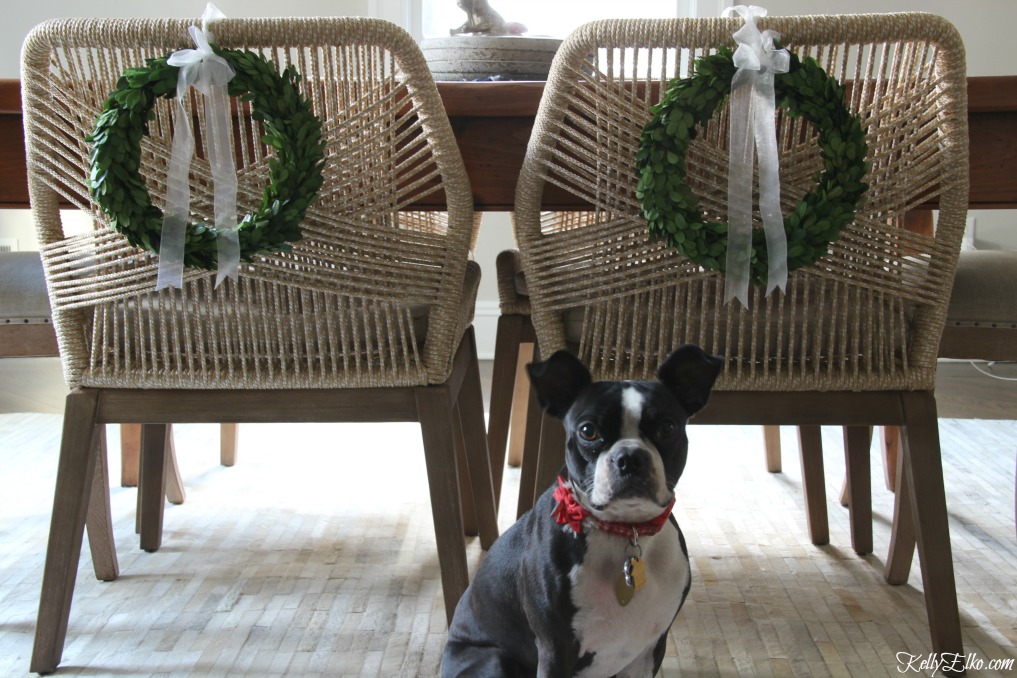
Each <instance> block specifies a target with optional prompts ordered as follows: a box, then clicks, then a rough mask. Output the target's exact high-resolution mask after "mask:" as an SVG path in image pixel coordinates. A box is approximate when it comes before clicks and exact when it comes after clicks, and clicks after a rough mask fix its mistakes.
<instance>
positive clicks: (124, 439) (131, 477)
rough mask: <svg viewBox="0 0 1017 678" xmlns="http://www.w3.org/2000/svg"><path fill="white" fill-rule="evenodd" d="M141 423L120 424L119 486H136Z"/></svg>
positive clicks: (139, 460) (139, 461) (139, 457)
mask: <svg viewBox="0 0 1017 678" xmlns="http://www.w3.org/2000/svg"><path fill="white" fill-rule="evenodd" d="M139 463H141V424H120V487H137V486H138V464H139Z"/></svg>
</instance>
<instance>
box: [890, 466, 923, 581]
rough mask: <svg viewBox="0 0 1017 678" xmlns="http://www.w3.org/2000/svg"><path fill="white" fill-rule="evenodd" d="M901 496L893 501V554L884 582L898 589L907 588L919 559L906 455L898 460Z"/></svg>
mask: <svg viewBox="0 0 1017 678" xmlns="http://www.w3.org/2000/svg"><path fill="white" fill-rule="evenodd" d="M896 478H897V492H896V495H895V496H894V498H893V523H892V524H891V526H890V550H889V553H888V554H887V556H886V565H885V567H884V568H883V578H884V579H885V580H886V582H887V583H888V584H892V585H894V586H896V585H900V584H906V583H907V582H908V577H909V576H910V575H911V562H912V561H913V560H914V558H915V539H916V537H915V523H914V516H913V515H912V513H911V480H910V478H908V477H907V469H906V468H905V466H904V453H903V451H902V452H901V454H900V455H898V457H897V471H896Z"/></svg>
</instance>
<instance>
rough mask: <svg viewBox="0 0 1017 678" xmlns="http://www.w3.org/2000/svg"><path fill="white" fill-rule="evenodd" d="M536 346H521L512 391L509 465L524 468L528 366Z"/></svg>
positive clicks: (529, 389) (528, 383)
mask: <svg viewBox="0 0 1017 678" xmlns="http://www.w3.org/2000/svg"><path fill="white" fill-rule="evenodd" d="M533 354H534V346H533V344H532V343H528V342H525V341H524V342H523V343H522V344H520V345H519V356H518V358H517V360H516V379H515V385H514V387H513V390H512V416H511V419H510V424H509V443H508V465H509V466H513V467H518V466H522V464H523V453H524V451H525V450H526V415H527V412H528V411H529V405H528V404H527V401H528V399H529V397H530V391H531V390H532V389H531V387H530V376H529V375H528V374H527V373H526V366H527V365H529V364H530V363H532V362H533Z"/></svg>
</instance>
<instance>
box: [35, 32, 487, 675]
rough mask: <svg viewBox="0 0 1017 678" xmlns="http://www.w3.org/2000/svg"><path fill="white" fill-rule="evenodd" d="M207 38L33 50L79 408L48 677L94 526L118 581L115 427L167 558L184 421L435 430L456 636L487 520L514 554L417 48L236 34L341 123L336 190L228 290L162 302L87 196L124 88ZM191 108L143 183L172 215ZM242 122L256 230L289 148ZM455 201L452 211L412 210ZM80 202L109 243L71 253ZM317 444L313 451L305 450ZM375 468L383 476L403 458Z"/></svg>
mask: <svg viewBox="0 0 1017 678" xmlns="http://www.w3.org/2000/svg"><path fill="white" fill-rule="evenodd" d="M195 23H197V22H196V21H185V20H168V19H167V20H77V19H74V20H57V21H51V22H47V23H45V24H42V25H41V26H39V27H37V28H36V29H35V30H33V32H32V33H31V34H30V35H29V37H28V39H27V41H26V43H25V47H24V50H23V63H22V73H23V77H22V83H23V99H24V111H25V129H26V139H27V146H28V168H29V188H30V191H31V200H32V208H33V212H34V218H35V222H36V227H37V233H38V237H39V240H40V243H41V246H42V247H41V249H42V257H43V263H44V267H45V271H46V276H47V283H48V288H49V293H50V303H51V305H52V309H53V321H54V325H55V327H56V329H57V334H58V339H59V344H60V354H61V358H62V364H63V368H64V374H65V376H66V379H67V382H68V384H69V385H70V387H71V388H72V391H71V393H70V395H69V396H68V399H67V404H66V410H65V424H64V435H63V440H62V443H61V453H60V464H59V468H58V471H57V487H56V498H55V501H54V508H53V519H52V526H51V533H50V541H49V548H48V550H47V557H46V568H45V572H44V576H43V585H42V596H41V601H40V606H39V622H38V626H37V630H36V642H35V649H34V652H33V658H32V666H31V668H32V670H33V671H36V672H40V673H47V672H50V671H53V670H54V669H55V668H56V667H57V664H58V663H59V660H60V654H61V649H62V647H63V644H64V639H65V636H66V633H67V630H68V619H69V612H70V601H71V597H72V594H73V588H74V581H75V575H76V571H77V562H78V556H79V552H80V549H81V544H82V536H83V535H82V533H83V529H84V528H85V526H86V522H87V528H88V531H89V535H90V542H95V543H99V544H100V545H101V547H100V550H99V553H98V556H97V557H96V556H93V559H94V560H95V565H96V573H97V575H99V576H100V577H101V578H113V577H115V576H116V575H117V565H116V555H115V552H114V550H113V548H112V542H111V536H112V533H111V530H110V525H109V521H110V515H109V506H108V501H109V496H108V480H107V478H106V471H105V467H106V460H105V457H104V455H103V454H100V453H99V447H98V445H97V434H96V431H97V430H99V427H100V426H101V425H102V424H105V423H107V422H131V423H137V424H141V425H142V427H143V436H142V438H143V440H142V465H141V488H142V497H143V501H144V506H143V508H142V512H141V517H142V547H143V548H144V549H145V550H154V549H156V548H158V547H159V545H160V543H161V526H162V496H161V491H160V490H161V486H162V482H163V466H164V455H165V449H166V445H165V434H166V427H167V425H168V424H170V423H173V422H220V421H231V422H240V423H244V422H265V421H289V422H304V421H364V422H390V421H419V422H420V424H421V431H422V439H423V452H424V457H425V461H426V466H427V482H428V485H429V490H430V493H431V505H432V511H433V519H434V526H435V537H436V541H437V555H438V560H439V564H440V569H441V578H442V589H443V593H444V599H445V610H446V613H447V615H448V616H449V617H451V614H452V611H453V610H454V608H455V605H456V602H457V601H458V599H459V597H460V595H461V594H462V592H463V591H464V590H465V588H466V585H467V581H468V572H467V563H466V551H465V543H464V537H463V535H464V531H465V529H466V523H469V524H471V525H473V526H474V528H475V529H476V531H478V532H479V534H480V542H481V545H482V547H484V548H486V547H488V546H489V545H490V544H491V543H492V542H493V541H494V539H495V538H496V537H497V523H496V516H495V507H494V493H493V488H492V481H491V471H490V466H489V460H488V456H487V445H486V434H485V430H484V420H483V416H484V412H483V399H482V397H481V391H480V377H479V371H478V367H477V359H476V347H475V342H474V339H473V331H472V327H471V325H470V323H471V319H472V315H473V307H474V301H475V296H476V287H477V281H478V269H477V266H476V264H473V263H471V262H468V252H469V249H470V243H471V240H472V237H473V235H474V215H473V210H472V199H471V194H470V188H469V184H468V179H467V177H466V173H465V169H464V168H463V164H462V159H461V157H460V155H459V152H458V149H457V148H456V145H455V139H454V137H453V135H452V132H451V128H450V126H449V123H448V119H447V117H446V116H445V113H444V110H443V109H442V105H441V100H440V98H439V96H438V92H437V88H436V87H435V85H434V82H433V80H432V79H431V76H430V73H429V71H428V69H427V65H426V64H425V62H424V60H423V57H422V55H421V54H420V51H419V49H418V48H417V46H416V45H415V43H414V42H413V39H412V38H411V37H410V36H409V35H408V34H407V33H406V32H405V31H403V30H401V29H399V28H398V27H396V26H394V25H392V24H389V23H387V22H384V21H378V20H370V19H345V18H344V19H338V18H333V19H250V20H247V19H237V20H232V19H227V20H223V21H220V22H217V23H216V24H215V25H214V28H213V31H214V35H215V40H216V43H217V44H218V45H220V46H222V47H234V48H241V49H247V50H251V51H257V52H260V53H262V54H264V55H266V56H267V57H269V58H270V59H272V60H273V61H274V63H275V64H276V66H277V67H278V68H279V69H280V70H281V69H282V68H284V67H286V66H288V65H290V64H292V65H293V66H295V67H296V68H297V69H298V70H299V72H300V74H301V76H302V79H301V83H300V87H301V92H302V94H303V95H304V96H305V97H307V98H308V99H309V100H310V101H311V104H312V109H313V111H314V112H315V114H316V115H317V116H318V117H319V118H320V119H321V120H322V123H323V130H324V139H325V142H326V150H325V167H324V184H323V186H322V187H321V190H320V192H319V195H318V200H317V201H316V202H315V203H314V204H313V205H312V206H311V207H310V208H309V209H308V211H307V215H306V218H305V219H304V221H303V222H302V223H301V225H300V227H301V230H302V233H303V239H302V240H300V241H298V242H296V243H294V244H293V250H292V252H291V253H279V254H271V255H255V256H253V257H252V261H251V262H248V263H243V264H242V265H241V270H240V274H239V278H238V280H236V281H235V282H234V281H230V280H227V281H226V282H224V283H223V285H222V286H220V287H219V288H216V287H215V286H214V277H215V274H214V272H209V271H201V270H187V271H185V275H184V282H183V288H182V289H180V290H173V289H164V290H162V291H159V292H156V291H155V289H154V288H155V281H156V271H157V261H158V258H157V256H156V255H155V254H153V253H150V252H147V251H141V250H138V249H135V248H133V247H131V246H130V245H129V244H128V243H127V242H126V240H125V239H124V238H123V237H122V236H121V235H119V234H118V233H116V232H114V231H113V230H112V229H111V228H110V226H109V223H108V218H107V217H106V215H105V214H103V213H102V211H101V210H99V209H98V207H97V206H96V205H95V204H94V203H93V202H92V200H91V199H90V197H89V193H88V190H87V187H86V183H85V177H86V176H87V175H88V169H89V161H88V155H89V150H90V147H89V144H88V143H87V142H86V141H85V136H86V135H88V134H89V133H90V132H91V130H92V127H93V125H94V122H95V120H96V117H97V116H98V114H99V112H100V111H101V107H102V104H103V101H104V100H105V98H106V96H107V93H108V92H110V91H111V90H112V89H113V87H114V83H115V82H116V80H117V78H118V77H119V76H120V73H121V72H122V71H123V70H124V69H125V68H129V67H135V66H137V67H140V66H144V65H145V59H146V58H151V57H161V56H164V55H166V54H168V53H170V52H172V51H175V50H177V49H182V48H187V47H190V46H191V45H190V44H189V43H190V39H189V38H188V34H187V29H188V26H189V25H192V24H195ZM234 101H236V100H234ZM176 106H177V104H176V102H175V101H174V102H171V101H167V100H164V99H160V100H158V101H157V103H156V105H155V109H154V118H153V119H152V121H150V123H149V135H148V136H147V137H146V138H144V139H142V141H141V144H142V167H141V169H140V172H141V175H142V176H143V177H145V180H146V183H147V186H148V188H149V192H150V193H151V195H152V200H153V203H154V204H156V205H157V206H158V207H160V208H161V207H163V205H164V194H165V180H166V172H167V163H168V158H169V156H170V152H169V148H170V145H171V131H170V130H171V129H172V118H173V116H174V115H175V111H176V108H175V107H176ZM190 106H191V107H192V111H193V112H194V115H193V116H192V117H193V120H194V122H195V124H196V125H197V126H198V129H197V134H196V139H198V142H197V144H198V151H197V153H196V157H195V159H194V160H193V161H192V165H191V174H190V184H191V192H192V200H191V215H192V219H202V220H205V221H211V220H212V218H213V214H212V213H213V206H212V187H211V181H209V180H208V176H209V169H208V164H207V160H206V158H207V157H208V155H207V149H205V148H204V147H203V145H204V144H205V143H206V141H205V140H206V139H207V134H205V129H204V124H205V123H204V116H203V115H201V114H200V113H201V110H202V107H203V103H202V102H201V97H199V96H196V95H195V96H193V97H191V98H190ZM235 110H236V113H237V115H236V116H235V118H234V123H235V124H234V127H233V130H232V134H233V137H234V139H233V141H234V142H235V143H234V148H235V149H236V155H237V168H238V180H239V191H238V206H237V212H238V214H240V215H243V214H246V213H247V212H249V211H251V210H252V209H253V208H255V207H256V206H257V204H258V203H259V202H260V199H261V194H262V192H263V190H264V184H265V180H266V177H267V167H268V163H269V161H270V160H271V159H272V158H273V157H275V152H274V151H273V150H272V149H271V148H269V147H266V146H265V144H263V143H262V141H261V139H262V136H263V134H264V132H263V130H262V129H261V123H258V122H257V121H255V120H253V118H252V116H251V110H250V104H248V103H244V102H241V103H239V104H238V105H237V107H236V109H235ZM437 191H442V192H444V196H445V198H446V202H447V206H448V207H447V209H448V211H447V213H435V214H426V215H420V214H417V215H413V214H408V213H407V210H409V209H410V207H411V205H412V204H413V203H414V202H416V201H418V200H419V199H421V198H422V197H424V196H426V195H429V194H431V193H434V192H437ZM62 201H65V202H69V203H70V204H72V205H74V206H76V207H78V208H80V209H81V210H84V211H86V212H88V213H89V214H90V215H91V216H92V218H93V219H94V222H95V230H94V231H91V232H89V233H86V234H83V235H77V236H68V235H67V234H65V233H64V230H63V226H62V223H61V217H60V212H59V209H58V206H59V205H60V203H61V202H62ZM425 316H426V318H425ZM422 320H426V322H422ZM379 438H380V439H381V440H383V439H384V434H383V433H382V434H381V435H380V436H379ZM459 441H461V444H457V443H458V442H459ZM299 447H300V442H299V438H298V439H296V440H294V441H293V445H292V449H291V450H288V453H290V454H299ZM337 447H339V448H341V442H340V441H337ZM336 452H337V453H338V454H343V453H356V454H364V453H365V452H364V450H343V449H337V450H336ZM370 453H372V454H374V453H376V454H378V455H379V464H384V460H383V457H384V445H383V444H381V445H380V446H379V450H377V451H373V450H372V451H370ZM457 457H458V459H457ZM297 463H299V462H297ZM460 464H462V465H461V467H459V466H460ZM457 467H459V468H457ZM302 472H303V471H302ZM460 479H461V480H460ZM462 495H465V496H466V499H465V500H463V499H461V496H462ZM464 514H465V516H466V518H467V519H468V520H466V522H465V523H464ZM86 518H87V520H86ZM93 546H94V544H93ZM93 552H94V549H93Z"/></svg>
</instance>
